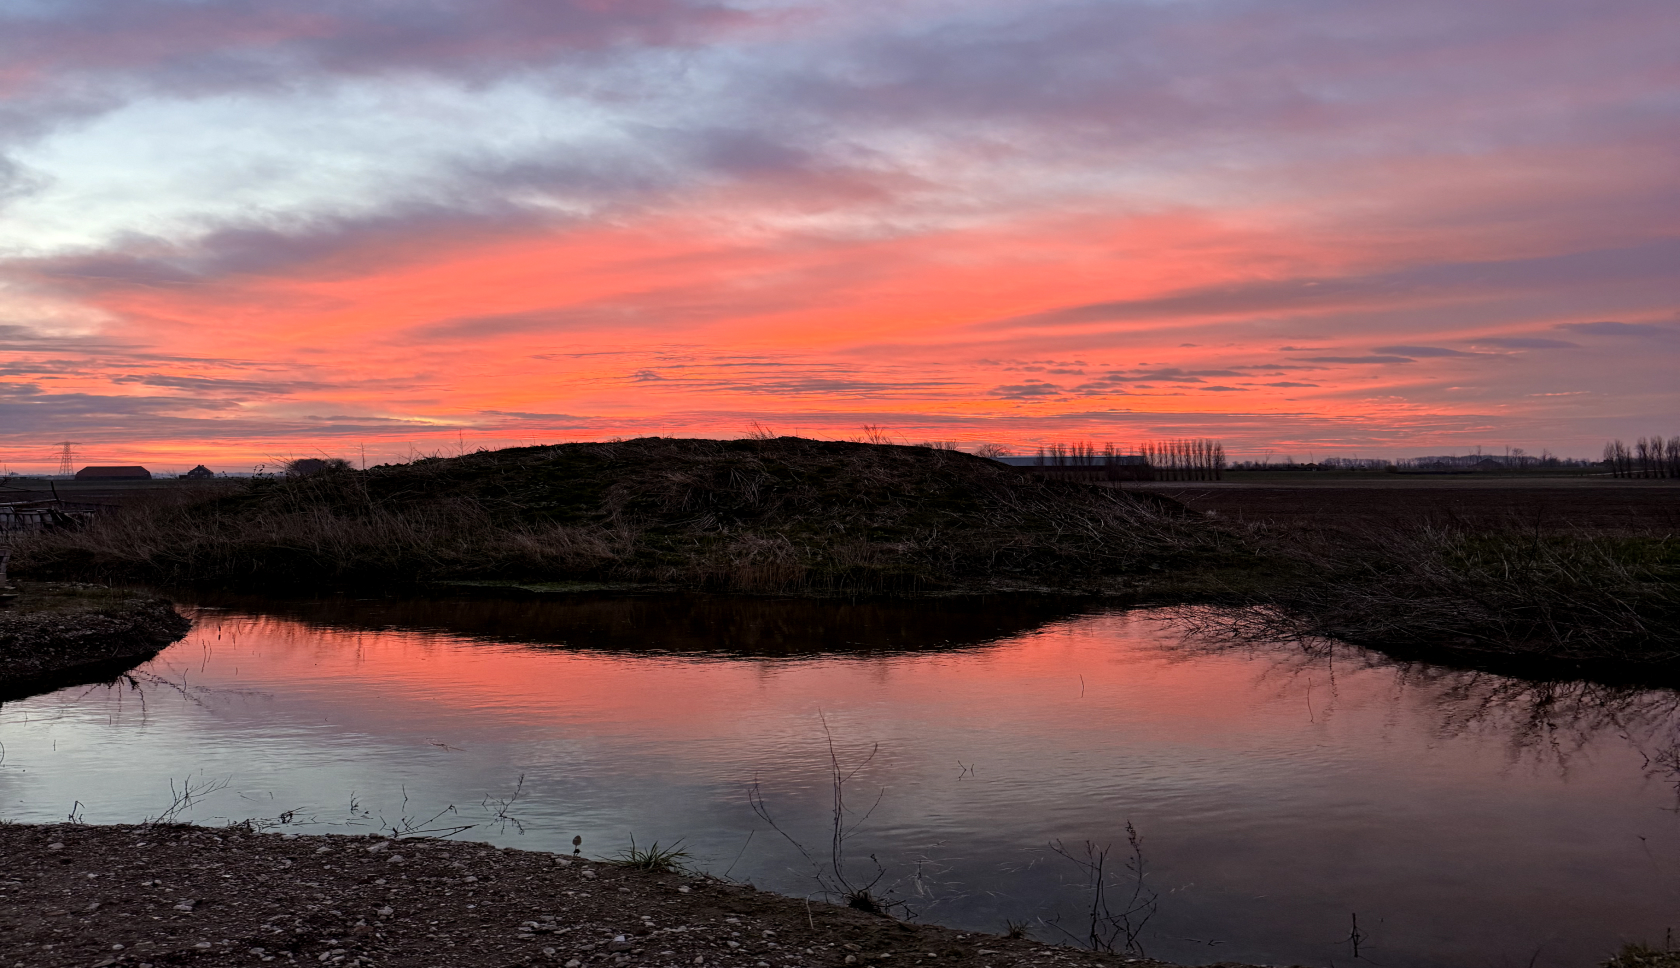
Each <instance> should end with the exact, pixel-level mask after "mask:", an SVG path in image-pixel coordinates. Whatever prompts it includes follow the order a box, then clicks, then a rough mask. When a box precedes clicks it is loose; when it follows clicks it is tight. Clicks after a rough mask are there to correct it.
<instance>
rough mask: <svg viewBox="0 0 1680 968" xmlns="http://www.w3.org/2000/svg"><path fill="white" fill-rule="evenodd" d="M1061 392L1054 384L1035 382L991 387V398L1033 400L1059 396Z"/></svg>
mask: <svg viewBox="0 0 1680 968" xmlns="http://www.w3.org/2000/svg"><path fill="white" fill-rule="evenodd" d="M1061 392H1062V388H1061V387H1059V386H1057V385H1056V384H1054V383H1041V382H1038V381H1036V380H1033V381H1028V382H1026V383H1017V384H1014V385H1010V386H997V387H992V396H994V397H999V398H1001V399H1004V400H1035V399H1039V398H1042V397H1054V396H1059V395H1060V394H1061Z"/></svg>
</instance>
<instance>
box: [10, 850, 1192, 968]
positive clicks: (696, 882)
mask: <svg viewBox="0 0 1680 968" xmlns="http://www.w3.org/2000/svg"><path fill="white" fill-rule="evenodd" d="M303 963H308V964H311V965H335V966H361V965H389V966H399V965H413V966H425V968H437V966H454V965H463V966H465V965H474V966H477V965H485V966H515V965H544V966H548V965H552V966H554V968H624V966H647V968H655V966H657V968H676V966H689V968H692V966H696V965H702V966H709V968H793V966H800V968H805V966H809V968H846V966H875V968H889V966H900V968H908V966H911V965H926V966H930V968H931V966H933V965H949V966H951V968H1017V966H1021V968H1024V966H1028V965H1032V966H1039V968H1045V966H1058V968H1059V966H1087V965H1088V966H1110V965H1129V966H1132V968H1159V966H1162V963H1161V962H1154V961H1147V960H1134V959H1127V958H1124V957H1119V956H1115V955H1103V954H1093V953H1091V952H1087V951H1082V950H1079V949H1074V948H1069V947H1057V946H1049V945H1044V944H1040V943H1037V942H1032V941H1026V940H1009V939H1005V938H1001V937H998V936H995V935H982V934H973V933H962V932H958V931H954V930H950V929H947V928H941V927H935V926H929V925H920V924H907V923H904V922H901V921H895V920H892V919H890V918H885V917H880V916H877V915H870V914H865V913H863V912H860V911H853V910H851V909H848V908H844V907H837V906H834V905H831V904H826V903H822V902H818V901H811V902H807V901H805V900H803V899H799V898H790V897H783V896H781V895H777V894H768V893H764V892H760V891H756V890H754V889H753V888H751V887H746V886H741V885H735V884H729V883H725V882H722V881H719V880H716V879H713V878H710V877H706V876H702V875H696V874H684V873H673V872H664V873H661V872H653V871H644V870H637V869H632V868H628V867H625V866H622V865H619V864H613V863H601V862H594V861H589V860H586V859H584V858H578V857H564V856H559V855H555V854H545V853H537V852H532V851H516V850H506V849H496V848H492V847H490V846H487V845H484V844H473V843H456V842H445V841H433V840H387V839H383V838H377V837H347V836H335V835H329V836H285V835H281V834H273V833H253V832H250V831H247V830H243V829H242V828H237V827H235V828H224V829H219V830H211V829H206V828H201V827H187V826H175V825H168V826H163V825H159V826H150V827H147V826H97V827H95V826H85V825H71V824H61V825H55V826H37V825H26V824H0V965H5V966H23V968H36V966H43V968H45V966H55V965H75V966H80V968H98V966H112V965H125V966H127V965H132V966H136V968H145V966H147V965H153V966H158V968H162V966H165V965H203V966H217V965H258V966H260V965H264V964H272V965H275V966H276V968H279V966H283V965H300V964H303Z"/></svg>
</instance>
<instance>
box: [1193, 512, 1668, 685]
mask: <svg viewBox="0 0 1680 968" xmlns="http://www.w3.org/2000/svg"><path fill="white" fill-rule="evenodd" d="M1249 534H1251V535H1253V536H1256V538H1255V540H1256V542H1257V553H1258V554H1259V555H1260V556H1261V557H1262V558H1264V559H1266V560H1270V561H1277V562H1281V563H1283V565H1282V567H1281V568H1280V570H1279V573H1280V574H1285V575H1288V576H1289V577H1288V579H1287V580H1281V581H1271V582H1268V583H1265V584H1263V585H1260V586H1258V587H1257V589H1256V591H1255V593H1254V594H1252V595H1251V596H1249V597H1248V601H1249V602H1250V603H1253V604H1258V605H1262V606H1265V607H1262V608H1257V609H1246V610H1241V611H1232V612H1229V613H1227V616H1228V621H1227V624H1226V627H1227V630H1228V631H1233V632H1236V633H1238V634H1240V635H1243V636H1252V637H1263V638H1278V637H1283V636H1325V637H1332V638H1337V639H1341V640H1344V641H1348V642H1354V643H1358V644H1360V645H1366V646H1371V647H1373V648H1377V649H1380V650H1382V651H1384V652H1386V653H1388V654H1390V655H1392V656H1395V657H1398V658H1407V659H1421V660H1426V661H1436V662H1447V663H1452V664H1457V665H1464V666H1469V667H1473V668H1479V669H1486V670H1489V671H1496V672H1501V673H1505V674H1510V675H1518V676H1524V677H1535V676H1538V677H1541V678H1558V677H1565V678H1573V677H1587V678H1593V679H1597V680H1600V681H1606V682H1625V683H1648V684H1673V683H1675V682H1680V539H1677V538H1676V537H1674V536H1673V535H1669V534H1663V533H1656V532H1648V533H1624V534H1611V533H1596V534H1595V533H1588V532H1582V531H1575V530H1567V529H1562V528H1560V529H1555V530H1554V529H1543V528H1537V527H1532V526H1528V527H1524V526H1517V525H1508V526H1497V525H1483V526H1468V525H1464V524H1439V523H1418V522H1403V521H1402V522H1397V523H1395V524H1393V525H1390V526H1388V527H1381V528H1379V527H1374V526H1373V527H1364V528H1358V529H1347V528H1339V529H1332V530H1322V531H1321V530H1309V529H1305V528H1301V527H1296V528H1289V529H1282V530H1274V531H1271V532H1267V531H1266V530H1265V529H1254V530H1251V531H1250V532H1249Z"/></svg>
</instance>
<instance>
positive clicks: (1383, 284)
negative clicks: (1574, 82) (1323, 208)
mask: <svg viewBox="0 0 1680 968" xmlns="http://www.w3.org/2000/svg"><path fill="white" fill-rule="evenodd" d="M1675 265H1680V239H1660V240H1657V241H1654V242H1647V243H1642V244H1639V245H1634V246H1628V247H1621V248H1610V249H1597V250H1592V251H1587V252H1570V253H1567V254H1564V255H1556V256H1542V257H1536V258H1523V259H1509V260H1502V261H1491V262H1454V263H1434V264H1430V265H1424V266H1415V267H1408V268H1404V269H1398V270H1395V271H1393V272H1384V273H1375V274H1371V275H1364V276H1349V277H1345V278H1312V279H1290V280H1285V281H1267V282H1259V283H1249V284H1244V285H1237V286H1209V287H1205V288H1200V289H1190V290H1185V291H1182V292H1179V293H1175V294H1173V295H1169V296H1162V297H1156V298H1150V299H1128V300H1116V301H1114V302H1099V303H1086V304H1083V305H1078V306H1068V307H1064V308H1061V309H1053V310H1048V311H1046V312H1040V313H1032V314H1029V315H1025V316H1013V317H1007V318H1003V319H997V320H991V321H989V322H985V323H980V324H978V325H977V327H976V328H978V329H981V330H993V329H1013V328H1018V327H1023V326H1054V325H1069V324H1080V323H1100V322H1123V321H1131V320H1163V321H1170V320H1182V319H1193V318H1197V317H1210V316H1233V315H1254V314H1262V313H1277V312H1305V311H1311V312H1325V311H1330V310H1342V311H1345V310H1348V309H1352V308H1356V307H1361V306H1364V307H1379V306H1380V307H1383V308H1384V309H1385V310H1386V309H1390V308H1392V307H1393V306H1394V305H1396V304H1397V303H1400V304H1403V303H1404V302H1405V301H1407V300H1408V299H1418V300H1430V301H1438V300H1440V299H1442V298H1445V297H1452V296H1463V295H1476V296H1478V297H1481V298H1485V297H1486V296H1487V295H1489V294H1492V293H1502V294H1505V293H1508V294H1521V295H1525V296H1527V295H1531V294H1532V293H1534V292H1539V291H1546V290H1549V289H1556V288H1558V287H1560V286H1576V285H1579V284H1581V283H1582V282H1584V281H1590V282H1592V283H1594V284H1599V285H1606V284H1612V283H1622V284H1634V283H1645V284H1651V285H1653V286H1660V287H1661V288H1662V289H1663V290H1668V289H1672V278H1673V269H1674V266H1675ZM1647 325H1648V324H1632V323H1567V324H1564V326H1563V327H1562V328H1566V329H1567V328H1575V329H1579V328H1580V327H1609V328H1603V329H1588V330H1584V331H1586V332H1605V333H1617V334H1621V333H1627V334H1629V335H1631V333H1632V330H1621V329H1616V328H1615V327H1645V326H1647ZM1656 328H1657V327H1651V329H1656ZM1448 352H1449V353H1450V351H1448Z"/></svg>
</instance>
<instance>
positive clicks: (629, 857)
mask: <svg viewBox="0 0 1680 968" xmlns="http://www.w3.org/2000/svg"><path fill="white" fill-rule="evenodd" d="M688 857H689V854H688V851H686V850H683V849H682V841H680V840H679V841H677V842H676V843H674V844H672V845H671V846H669V847H661V846H659V841H657V840H656V841H654V842H653V843H652V844H649V845H648V846H647V847H637V846H636V838H635V837H631V838H630V847H629V849H627V850H622V851H619V854H618V863H619V864H621V865H623V866H625V867H631V868H634V869H636V870H642V871H653V872H654V873H657V874H668V873H671V872H673V871H681V870H684V869H686V867H687V864H686V862H687V860H688Z"/></svg>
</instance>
